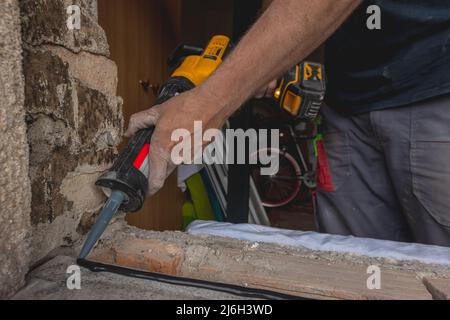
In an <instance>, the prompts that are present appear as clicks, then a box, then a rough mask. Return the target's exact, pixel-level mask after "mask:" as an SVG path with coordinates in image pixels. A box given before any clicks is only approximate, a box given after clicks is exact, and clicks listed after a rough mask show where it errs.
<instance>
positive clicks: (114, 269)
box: [77, 259, 311, 300]
mask: <svg viewBox="0 0 450 320" xmlns="http://www.w3.org/2000/svg"><path fill="white" fill-rule="evenodd" d="M77 264H78V265H79V266H81V267H84V268H87V269H89V270H90V271H92V272H109V273H115V274H119V275H122V276H126V277H133V278H138V279H145V280H151V281H158V282H163V283H167V284H171V285H177V286H185V287H194V288H200V289H206V290H213V291H220V292H225V293H229V294H233V295H236V296H241V297H245V298H254V299H267V300H311V299H308V298H302V297H297V296H291V295H287V294H283V293H278V292H273V291H269V290H263V289H255V288H246V287H241V286H237V285H233V284H225V283H219V282H210V281H205V280H198V279H189V278H182V277H177V276H170V275H166V274H161V273H155V272H147V271H142V270H135V269H129V268H125V267H121V266H116V265H110V264H105V263H100V262H94V261H90V260H86V259H78V260H77Z"/></svg>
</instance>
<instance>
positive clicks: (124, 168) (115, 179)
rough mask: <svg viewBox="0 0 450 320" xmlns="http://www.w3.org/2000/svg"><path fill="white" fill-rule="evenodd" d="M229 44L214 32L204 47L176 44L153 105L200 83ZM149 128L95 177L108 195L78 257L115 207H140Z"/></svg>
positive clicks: (98, 234)
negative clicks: (168, 74)
mask: <svg viewBox="0 0 450 320" xmlns="http://www.w3.org/2000/svg"><path fill="white" fill-rule="evenodd" d="M229 47H230V39H229V38H228V37H226V36H214V37H213V38H212V39H211V41H210V42H209V44H208V46H207V47H206V49H204V50H203V49H199V48H195V47H189V46H181V47H179V48H178V49H177V50H176V51H175V52H174V54H173V55H172V57H171V58H170V59H169V65H172V66H174V65H178V68H176V70H175V71H174V72H173V74H172V76H171V77H170V78H169V80H168V81H167V82H166V83H165V84H164V85H163V86H162V87H161V90H160V91H159V94H158V98H157V100H156V103H155V105H158V104H161V103H163V102H165V101H167V100H169V99H170V98H172V97H174V96H176V95H178V94H181V93H183V92H185V91H188V90H191V89H193V88H194V87H196V86H198V85H199V84H201V83H202V82H203V81H204V80H206V79H207V78H208V77H209V76H210V75H211V74H212V73H213V72H214V71H215V70H216V69H217V68H218V67H219V65H220V64H221V63H222V61H223V58H224V56H225V54H226V53H227V51H228V49H229ZM153 131H154V128H148V129H144V130H140V131H139V132H137V133H136V135H135V136H134V137H133V138H132V139H131V140H130V141H129V142H128V144H127V146H126V147H125V149H124V150H123V151H122V152H121V153H120V155H119V156H118V158H117V160H116V161H115V162H114V164H113V166H112V167H111V169H109V171H107V172H105V173H104V174H103V175H102V176H100V178H99V179H98V180H97V182H96V185H98V186H100V187H102V189H103V190H104V192H105V194H106V195H108V196H109V198H108V200H107V201H106V203H105V205H104V206H103V209H102V212H101V213H100V216H99V217H98V219H97V221H96V223H95V225H94V226H93V228H92V230H91V231H90V233H89V235H88V238H87V239H86V242H85V243H84V246H83V248H82V249H81V252H80V255H79V258H80V259H84V258H86V257H87V255H88V254H89V253H90V251H91V250H92V248H93V247H94V245H95V243H96V242H97V240H98V239H99V238H100V237H101V235H102V234H103V232H104V231H105V229H106V227H107V226H108V223H109V222H110V220H111V219H112V217H113V216H114V214H115V213H116V212H117V211H118V210H119V209H120V210H122V211H124V212H127V213H128V212H136V211H138V210H140V209H141V208H142V206H143V204H144V200H145V195H146V194H147V190H148V180H147V179H148V174H149V172H148V155H149V153H150V152H151V151H150V149H151V148H150V139H151V136H152V134H153Z"/></svg>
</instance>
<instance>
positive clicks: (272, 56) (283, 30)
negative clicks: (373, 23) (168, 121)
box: [198, 0, 361, 118]
mask: <svg viewBox="0 0 450 320" xmlns="http://www.w3.org/2000/svg"><path fill="white" fill-rule="evenodd" d="M360 3H361V0H274V1H273V2H272V4H271V5H270V6H269V7H268V8H267V10H266V11H265V13H264V14H263V15H262V16H261V18H260V19H259V20H258V21H257V22H256V23H255V25H254V26H253V27H252V28H251V29H250V30H249V31H248V32H247V34H246V35H245V36H244V37H243V38H242V40H241V41H240V42H239V44H238V46H237V47H236V48H235V49H234V50H233V52H232V53H231V54H230V56H229V57H228V58H227V59H226V61H225V62H224V63H223V64H222V66H221V67H220V68H219V69H218V70H217V71H216V73H215V74H214V75H213V76H211V77H210V78H209V79H208V80H207V81H206V82H205V83H204V84H203V85H202V86H200V87H199V88H198V89H199V90H200V91H203V92H205V94H207V95H213V96H215V99H216V101H219V110H218V112H219V114H220V116H222V117H224V118H228V117H229V116H230V115H231V114H233V113H234V112H235V111H236V109H237V108H239V106H240V105H241V104H243V103H244V102H245V101H246V100H247V99H249V98H250V97H252V96H253V95H254V94H255V93H256V92H257V91H258V90H259V89H260V88H261V87H263V86H264V85H266V84H268V83H269V82H270V81H271V80H273V79H275V78H277V77H279V76H280V75H281V74H282V73H284V72H286V70H288V69H289V68H290V67H291V66H293V65H294V64H296V63H298V62H300V61H302V60H303V59H305V58H306V57H307V56H308V55H309V54H310V53H312V52H313V51H314V50H315V49H316V48H317V47H319V46H320V45H321V44H322V43H323V42H324V41H325V40H326V39H328V37H329V36H330V35H332V34H333V33H334V32H335V31H336V30H337V28H338V27H339V26H340V25H341V24H342V23H343V22H344V21H345V20H346V19H347V18H348V17H349V15H350V14H351V13H352V12H353V11H354V10H355V9H356V8H357V7H358V6H359V5H360ZM219 114H217V116H219Z"/></svg>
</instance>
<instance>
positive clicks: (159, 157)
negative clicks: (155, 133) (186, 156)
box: [148, 144, 176, 196]
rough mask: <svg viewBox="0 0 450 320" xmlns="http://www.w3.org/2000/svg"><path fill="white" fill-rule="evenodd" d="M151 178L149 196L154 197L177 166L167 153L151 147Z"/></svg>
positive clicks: (149, 179) (149, 180)
mask: <svg viewBox="0 0 450 320" xmlns="http://www.w3.org/2000/svg"><path fill="white" fill-rule="evenodd" d="M149 161H150V162H149V163H150V166H149V171H150V172H149V177H148V185H149V187H148V195H150V196H152V195H154V194H155V193H157V192H158V191H159V190H161V188H162V187H163V186H164V182H165V181H166V179H167V177H168V176H169V175H170V174H171V173H172V172H173V170H174V169H175V168H176V166H175V165H174V164H173V163H172V161H171V160H170V156H169V154H168V152H167V151H165V150H162V149H160V148H159V147H157V146H155V148H154V146H153V144H152V145H151V148H150V156H149Z"/></svg>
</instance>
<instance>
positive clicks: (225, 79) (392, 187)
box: [126, 0, 450, 246]
mask: <svg viewBox="0 0 450 320" xmlns="http://www.w3.org/2000/svg"><path fill="white" fill-rule="evenodd" d="M371 5H377V6H378V7H379V8H380V9H381V29H377V28H375V29H374V30H371V29H373V28H370V23H368V22H367V20H368V19H369V18H370V14H368V13H367V9H368V7H369V6H371ZM372 8H373V7H372ZM330 36H332V37H331V38H330V39H329V40H328V41H327V45H326V61H325V62H326V67H327V69H328V72H327V73H328V93H327V99H326V100H327V105H326V106H324V108H323V111H322V114H323V117H324V125H323V128H322V131H323V136H324V146H325V150H326V152H324V153H322V154H321V155H320V157H321V159H320V160H321V161H320V162H321V163H322V164H323V165H324V166H323V167H322V170H328V171H329V173H330V179H329V181H319V182H321V183H319V187H318V193H317V214H316V217H317V224H318V227H319V230H320V231H321V232H327V233H333V234H343V235H355V236H360V237H370V238H378V239H388V240H395V241H404V242H409V241H414V242H421V243H427V244H436V245H444V246H450V94H449V93H450V0H377V1H375V0H374V1H361V0H339V1H335V0H316V1H311V0H274V1H273V3H272V4H271V6H270V7H269V8H268V9H267V11H266V12H265V13H264V15H263V16H262V17H261V18H260V19H259V21H257V23H256V24H255V25H254V26H253V27H252V28H251V29H250V31H249V32H248V33H247V35H246V36H245V37H244V38H243V39H242V40H241V42H240V43H239V45H238V46H237V47H236V49H235V50H234V51H233V52H232V54H231V55H230V56H229V57H228V58H227V60H226V61H225V62H224V63H223V65H222V66H221V67H220V68H219V70H218V71H217V72H216V73H215V74H214V75H213V76H212V77H211V78H210V79H208V80H207V81H206V82H205V83H204V84H203V85H201V86H199V87H198V88H196V89H194V90H192V91H190V92H187V93H184V94H182V95H180V96H178V97H175V98H174V99H172V100H170V101H169V102H167V103H164V104H162V105H160V106H157V107H155V108H151V109H149V110H146V111H143V112H141V113H138V114H136V115H134V116H133V117H132V118H131V121H130V126H129V129H128V131H127V133H126V134H127V135H128V136H131V135H132V134H134V133H135V132H136V131H137V130H138V129H140V128H144V127H147V126H150V125H156V131H155V133H154V136H153V139H152V154H151V158H150V178H149V179H150V193H151V194H153V193H155V192H156V191H157V190H158V189H160V188H161V187H162V185H163V183H164V180H165V179H166V177H167V176H168V175H169V174H170V172H171V171H172V170H173V169H174V166H173V164H171V161H170V150H171V148H172V147H173V146H174V144H175V142H172V141H170V136H171V133H172V131H173V130H175V129H177V128H186V129H189V130H191V132H192V130H193V123H194V120H200V121H203V127H204V128H205V130H206V129H208V128H219V127H221V126H222V125H223V123H224V121H225V120H226V119H227V118H228V117H229V116H230V115H232V114H233V113H234V112H235V111H236V110H237V109H238V108H239V106H240V105H242V104H243V103H244V102H245V101H246V100H247V99H249V98H250V97H252V96H254V95H255V94H257V93H258V91H259V90H258V89H259V88H261V87H264V85H265V84H267V83H270V81H271V80H272V79H276V78H277V77H278V76H280V75H281V74H282V73H283V72H285V71H286V70H287V69H288V68H289V67H290V66H292V65H294V64H295V63H297V62H298V61H301V60H303V59H304V58H305V57H306V56H307V55H308V54H310V53H311V52H312V51H313V50H314V49H316V48H317V47H318V46H319V45H320V44H322V43H324V42H325V41H326V40H327V39H328V38H329V37H330Z"/></svg>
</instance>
